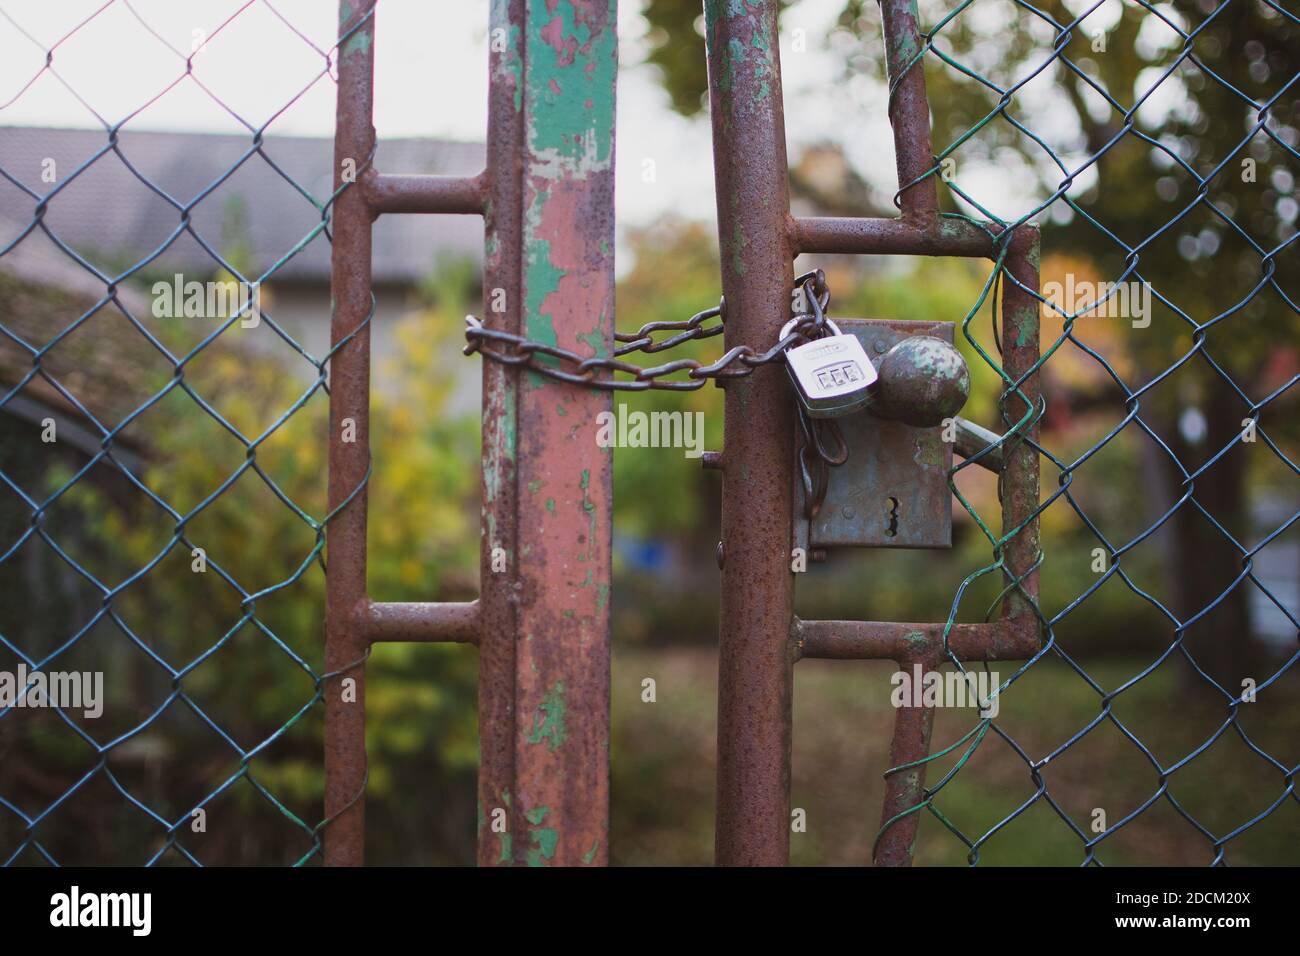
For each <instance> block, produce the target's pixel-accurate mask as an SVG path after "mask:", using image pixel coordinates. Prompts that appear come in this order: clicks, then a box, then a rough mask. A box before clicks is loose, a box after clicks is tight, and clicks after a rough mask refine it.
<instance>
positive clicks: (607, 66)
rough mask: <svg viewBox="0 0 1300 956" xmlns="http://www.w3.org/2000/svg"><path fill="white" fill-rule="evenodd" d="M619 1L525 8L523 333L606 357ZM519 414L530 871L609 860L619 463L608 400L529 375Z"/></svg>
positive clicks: (523, 815) (522, 843) (519, 835)
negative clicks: (608, 442)
mask: <svg viewBox="0 0 1300 956" xmlns="http://www.w3.org/2000/svg"><path fill="white" fill-rule="evenodd" d="M616 8H617V0H527V5H526V8H525V17H524V29H523V37H522V42H523V64H522V68H523V73H522V76H523V84H522V97H521V99H520V102H521V105H522V109H523V151H522V168H521V170H520V173H521V175H522V190H521V196H520V199H521V201H522V208H523V222H522V243H523V244H522V248H521V249H520V250H519V252H520V254H521V256H522V259H521V271H520V279H521V303H520V307H521V309H522V317H521V322H522V332H523V333H524V334H525V335H527V336H528V338H529V339H532V340H535V341H542V342H546V343H548V344H551V345H558V346H559V347H561V348H565V349H571V350H574V351H578V352H580V353H583V354H590V355H594V356H601V357H608V356H610V355H611V354H612V352H613V334H614V94H615V82H616V79H617V66H618V37H617V13H616ZM515 401H516V418H515V425H516V431H515V435H516V442H517V456H516V460H515V473H516V478H515V495H516V508H517V510H518V515H519V517H518V519H517V522H518V523H517V537H518V540H517V553H516V554H515V555H512V557H511V559H512V560H513V561H515V562H516V563H517V566H518V602H519V607H518V615H519V617H518V623H519V631H518V634H517V640H516V643H515V755H514V777H515V779H514V783H515V792H514V793H513V794H512V798H513V802H514V809H513V811H512V813H511V815H512V816H513V817H514V835H515V836H514V840H513V846H512V853H513V856H514V858H515V860H516V861H518V862H525V863H528V864H529V865H536V866H542V865H549V864H555V865H577V864H596V865H603V864H605V863H607V862H608V854H609V834H608V828H609V679H610V677H609V622H610V609H609V587H610V551H611V548H612V525H611V514H610V509H611V504H612V498H613V484H612V478H613V467H612V465H613V462H612V457H611V454H610V450H609V449H608V448H602V447H600V445H599V444H598V443H597V441H596V436H597V432H598V430H599V425H600V422H601V419H600V418H599V416H601V414H602V413H605V414H608V413H609V412H610V410H611V408H612V406H613V401H612V397H611V395H610V394H609V393H608V392H604V391H599V390H595V389H591V388H586V387H583V386H579V385H572V384H568V383H564V382H556V381H553V380H550V379H547V378H544V377H542V376H540V375H538V374H537V373H535V372H529V371H525V372H524V373H523V379H522V380H521V381H520V382H519V383H518V391H517V393H516V395H515Z"/></svg>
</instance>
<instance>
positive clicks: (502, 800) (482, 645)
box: [478, 0, 524, 866]
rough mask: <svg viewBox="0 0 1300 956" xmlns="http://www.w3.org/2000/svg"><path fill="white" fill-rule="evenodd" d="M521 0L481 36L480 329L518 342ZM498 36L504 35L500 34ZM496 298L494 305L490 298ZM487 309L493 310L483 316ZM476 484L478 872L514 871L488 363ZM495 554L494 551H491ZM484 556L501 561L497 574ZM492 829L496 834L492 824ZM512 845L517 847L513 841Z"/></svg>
mask: <svg viewBox="0 0 1300 956" xmlns="http://www.w3.org/2000/svg"><path fill="white" fill-rule="evenodd" d="M523 27H524V0H509V2H505V3H494V4H492V14H491V21H490V30H491V33H492V34H493V35H496V36H504V37H506V38H507V43H506V47H505V49H504V50H494V51H492V52H491V53H490V54H489V55H490V57H491V60H490V65H489V77H490V82H489V84H488V133H487V161H488V170H489V176H488V184H489V190H488V196H489V201H488V202H487V204H486V211H485V215H484V239H485V247H484V259H483V301H484V304H485V309H484V322H485V324H486V325H487V326H488V327H490V328H499V329H502V330H503V331H508V332H518V331H519V328H520V312H521V307H522V302H523V297H522V295H521V294H520V282H519V271H520V268H521V267H522V265H523V263H522V257H521V250H522V248H523V238H522V237H523V201H522V199H521V198H520V197H521V187H522V183H521V181H520V177H519V174H518V171H517V163H518V159H517V158H518V156H519V155H520V154H521V153H522V151H523V148H524V145H523V144H524V139H523V112H522V110H521V108H520V101H521V98H522V96H523V89H522V72H523V56H524V53H523V49H522V42H521V35H522V31H523ZM498 31H504V32H503V33H500V32H498ZM497 290H500V293H499V297H498V291H497ZM494 297H498V298H497V299H496V300H495V301H499V302H500V308H499V309H494V308H492V303H493V301H494ZM482 374H483V384H482V395H483V399H482V411H483V450H482V455H483V474H482V486H481V502H482V505H481V507H482V519H481V521H482V523H481V526H480V537H481V540H482V544H481V547H480V553H479V590H480V593H481V595H482V596H481V598H480V605H481V607H482V631H481V632H480V637H479V673H478V736H479V771H478V862H479V865H480V866H492V865H503V866H509V865H512V864H513V863H514V842H513V839H512V835H513V832H514V831H515V829H516V827H515V820H514V806H513V798H512V787H513V783H514V769H515V723H514V705H515V635H516V634H517V633H518V629H517V624H516V616H515V598H516V589H515V584H516V576H515V574H514V571H513V570H512V568H513V564H512V561H511V560H510V559H512V558H513V557H514V556H516V555H518V554H519V546H518V536H517V527H518V516H517V507H518V505H517V500H516V496H515V485H516V476H515V455H516V434H517V433H516V428H515V401H516V392H517V386H518V381H519V375H518V373H517V372H516V371H515V370H514V369H510V368H507V367H506V366H504V365H499V364H498V363H496V362H484V363H483V367H482ZM497 549H501V550H500V551H497ZM494 553H496V554H498V555H501V554H503V555H504V556H505V557H506V559H507V563H506V570H505V571H504V572H503V571H502V570H501V568H502V565H501V562H500V561H497V562H495V563H494V562H493V555H494ZM497 820H501V821H502V822H503V823H504V827H501V826H499V825H498V826H496V827H494V826H493V824H494V822H495V821H497ZM521 839H522V837H521Z"/></svg>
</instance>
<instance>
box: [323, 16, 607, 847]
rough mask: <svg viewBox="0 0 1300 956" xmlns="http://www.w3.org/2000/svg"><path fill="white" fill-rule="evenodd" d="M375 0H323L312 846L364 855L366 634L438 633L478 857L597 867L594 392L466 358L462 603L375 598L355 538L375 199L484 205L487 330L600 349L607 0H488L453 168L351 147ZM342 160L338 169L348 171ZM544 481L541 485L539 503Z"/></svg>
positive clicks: (598, 536)
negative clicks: (456, 703) (484, 130)
mask: <svg viewBox="0 0 1300 956" xmlns="http://www.w3.org/2000/svg"><path fill="white" fill-rule="evenodd" d="M375 6H376V3H375V0H369V2H366V3H362V4H360V5H357V6H354V5H353V4H352V3H350V2H348V0H342V3H341V6H340V10H341V23H342V27H341V31H340V37H341V42H340V45H339V61H338V64H339V65H338V70H339V94H338V97H339V98H338V131H337V135H336V139H335V175H336V177H337V182H336V186H337V188H338V189H340V190H341V192H340V194H339V198H338V201H337V203H336V206H335V212H334V245H333V269H334V276H333V289H334V301H335V309H334V316H333V323H332V335H333V342H334V346H333V356H332V359H331V376H330V378H331V386H332V388H331V392H330V509H331V515H332V521H331V525H330V532H329V549H328V561H329V563H328V585H329V600H328V624H327V634H326V667H327V668H328V669H329V671H330V675H329V680H327V681H326V685H325V719H326V737H325V776H326V798H325V801H326V802H325V814H326V820H327V827H326V830H325V834H324V836H325V861H326V863H327V864H339V865H357V864H360V863H361V862H362V859H363V848H364V833H365V817H364V808H365V804H364V800H365V782H366V764H365V694H364V663H365V659H366V656H367V653H368V649H369V647H370V645H371V644H373V643H375V642H380V641H454V642H464V643H472V644H475V645H477V647H478V653H479V660H480V665H479V741H480V744H479V751H480V768H479V783H478V802H479V841H478V858H479V862H480V863H481V864H484V865H491V864H507V865H508V864H513V863H516V862H527V863H530V864H533V865H544V864H551V863H553V864H557V865H566V864H567V865H577V864H603V863H605V862H606V861H607V859H608V853H609V843H608V833H607V829H608V816H609V813H608V803H609V752H608V741H609V601H608V597H609V568H610V546H611V544H610V533H611V532H610V528H611V526H610V499H611V494H612V489H611V484H610V482H611V459H610V455H609V452H608V450H607V449H602V448H600V447H598V445H597V443H596V441H595V432H596V416H597V415H598V414H599V412H600V411H602V410H603V409H606V408H608V407H609V405H610V401H609V398H608V396H606V395H604V394H602V393H601V392H597V391H590V390H584V389H574V388H564V387H563V386H562V385H558V384H555V383H552V382H548V381H547V380H546V379H544V378H542V377H541V376H536V375H534V374H531V373H526V372H521V371H519V370H516V369H512V368H510V367H508V366H505V365H502V364H499V363H485V364H484V369H483V484H482V501H483V524H482V529H481V533H482V555H481V562H480V568H479V581H480V589H481V590H480V594H481V596H480V598H479V599H478V600H477V601H475V602H473V603H470V604H377V603H374V602H372V601H371V600H370V599H369V597H368V595H367V590H366V559H365V554H366V481H367V478H368V477H369V474H370V468H371V463H370V459H369V453H368V435H369V418H368V405H369V388H370V355H369V329H368V324H369V319H370V316H371V313H372V307H373V297H372V295H371V290H370V252H371V249H370V229H371V224H372V222H373V220H374V219H375V217H377V216H379V215H394V214H410V213H444V214H450V213H458V214H468V215H481V216H483V218H484V220H485V223H486V227H487V229H486V266H485V269H484V274H483V289H484V302H485V303H486V304H487V305H488V310H487V313H486V316H487V321H486V328H487V329H488V331H490V332H503V333H507V334H515V335H519V334H525V335H527V336H528V337H529V338H531V339H541V340H544V341H547V342H549V343H550V344H551V345H552V346H558V347H568V348H584V347H585V348H594V349H595V350H596V351H597V354H600V352H601V350H607V349H608V343H609V342H610V340H611V338H612V335H613V302H614V278H613V264H614V259H613V256H614V251H613V250H614V216H613V198H614V195H613V193H614V185H613V173H614V87H615V72H616V69H617V44H616V40H615V37H616V34H615V23H614V4H613V3H612V2H609V3H573V4H567V5H565V6H564V9H563V10H558V9H556V8H555V5H553V4H547V3H542V2H533V0H503V2H499V3H493V4H492V19H491V49H492V52H491V58H492V62H491V64H490V75H491V85H490V93H489V105H488V138H487V149H488V168H487V169H486V170H485V171H484V173H483V174H482V175H480V176H477V177H474V178H472V179H457V178H443V177H432V176H404V175H396V174H385V173H380V172H378V171H377V170H375V169H374V168H373V167H372V166H371V162H370V160H371V157H372V156H373V154H374V148H375V136H374V130H373V128H372V127H371V125H370V117H371V107H372V90H373V82H374V58H375V55H376V54H375V49H374V15H375ZM353 170H355V171H356V173H357V175H356V180H355V185H356V186H357V187H359V188H352V189H347V188H345V186H347V185H349V176H350V173H351V171H353ZM543 500H546V501H549V502H551V504H550V506H549V507H548V508H547V510H546V511H545V512H542V511H541V502H542V501H543ZM543 513H545V515H546V517H545V519H544V520H541V521H539V520H537V519H538V516H539V515H540V514H543ZM529 518H531V520H526V519H529Z"/></svg>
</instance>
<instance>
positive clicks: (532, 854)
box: [524, 807, 560, 866]
mask: <svg viewBox="0 0 1300 956" xmlns="http://www.w3.org/2000/svg"><path fill="white" fill-rule="evenodd" d="M550 812H551V808H550V807H535V808H533V809H532V810H529V811H528V812H527V813H525V814H524V818H525V819H526V820H527V821H528V822H529V823H530V824H531V825H532V826H533V828H534V829H533V831H532V834H531V836H532V839H533V845H532V846H531V847H529V849H528V856H527V862H528V865H529V866H545V865H546V864H547V863H548V862H549V861H550V860H551V859H553V858H554V856H555V848H556V847H557V846H558V845H559V843H560V834H559V832H558V831H557V830H555V829H554V828H553V827H544V826H542V824H543V823H545V822H546V815H547V814H548V813H550Z"/></svg>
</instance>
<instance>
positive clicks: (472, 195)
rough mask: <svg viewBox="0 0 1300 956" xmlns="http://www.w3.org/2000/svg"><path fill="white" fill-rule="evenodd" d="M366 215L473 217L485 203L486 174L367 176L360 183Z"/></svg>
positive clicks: (384, 174)
mask: <svg viewBox="0 0 1300 956" xmlns="http://www.w3.org/2000/svg"><path fill="white" fill-rule="evenodd" d="M361 186H362V192H363V193H364V194H365V197H366V205H368V206H369V207H370V211H371V212H372V213H373V214H375V215H379V214H381V213H386V212H401V213H441V214H449V215H455V214H458V213H459V214H462V215H468V216H477V215H482V214H483V209H484V205H485V203H486V202H487V191H488V181H487V173H486V172H482V173H479V174H478V175H477V176H419V175H414V176H413V175H404V174H402V175H395V174H392V173H376V172H373V171H371V172H368V173H367V174H365V175H364V176H362V179H361Z"/></svg>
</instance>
